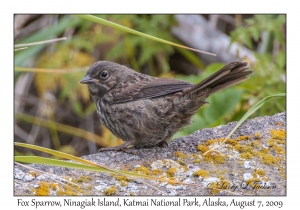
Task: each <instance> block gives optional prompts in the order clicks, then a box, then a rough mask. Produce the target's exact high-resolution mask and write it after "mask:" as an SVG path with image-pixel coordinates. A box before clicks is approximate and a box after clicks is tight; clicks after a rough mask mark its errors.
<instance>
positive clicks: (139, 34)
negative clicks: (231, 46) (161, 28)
mask: <svg viewBox="0 0 300 210" xmlns="http://www.w3.org/2000/svg"><path fill="white" fill-rule="evenodd" d="M76 16H78V17H81V18H83V19H86V20H90V21H93V22H96V23H100V24H103V25H106V26H110V27H113V28H115V29H118V30H122V31H125V32H128V33H132V34H135V35H138V36H142V37H145V38H148V39H152V40H155V41H158V42H162V43H165V44H169V45H172V46H175V47H180V48H184V49H188V50H192V51H195V52H199V53H204V54H208V55H213V56H216V54H213V53H209V52H205V51H201V50H197V49H194V48H190V47H186V46H184V45H180V44H176V43H174V42H170V41H166V40H164V39H160V38H157V37H155V36H151V35H148V34H145V33H142V32H139V31H136V30H133V29H130V28H127V27H125V26H121V25H119V24H116V23H113V22H110V21H108V20H104V19H102V18H99V17H96V16H94V15H76Z"/></svg>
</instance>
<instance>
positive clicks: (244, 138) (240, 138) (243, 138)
mask: <svg viewBox="0 0 300 210" xmlns="http://www.w3.org/2000/svg"><path fill="white" fill-rule="evenodd" d="M237 139H238V140H240V141H243V140H247V139H249V136H239V137H237Z"/></svg>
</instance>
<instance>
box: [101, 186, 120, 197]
mask: <svg viewBox="0 0 300 210" xmlns="http://www.w3.org/2000/svg"><path fill="white" fill-rule="evenodd" d="M116 192H117V187H116V186H112V187H110V188H106V189H105V190H104V194H105V195H107V196H112V195H116Z"/></svg>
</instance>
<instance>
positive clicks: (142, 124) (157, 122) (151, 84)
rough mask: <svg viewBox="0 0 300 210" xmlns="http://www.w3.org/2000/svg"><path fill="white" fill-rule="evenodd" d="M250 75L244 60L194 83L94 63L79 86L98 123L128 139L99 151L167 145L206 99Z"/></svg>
mask: <svg viewBox="0 0 300 210" xmlns="http://www.w3.org/2000/svg"><path fill="white" fill-rule="evenodd" d="M251 73H252V71H250V70H248V64H247V63H246V62H242V61H237V62H232V63H229V64H227V65H225V66H224V67H223V68H221V69H220V70H219V71H217V72H215V73H214V74H212V75H211V76H209V77H207V78H206V79H204V80H203V81H201V82H199V83H198V84H192V83H189V82H186V81H181V80H177V79H172V78H158V77H152V76H150V75H146V74H142V73H139V72H136V71H134V70H133V69H131V68H130V67H128V66H125V65H121V64H117V63H114V62H110V61H97V62H95V63H94V64H93V65H92V66H91V67H90V68H89V69H88V71H87V74H86V76H85V77H84V78H83V79H82V80H81V81H80V83H82V84H87V86H88V89H89V92H90V95H91V97H92V99H93V101H94V102H95V103H96V109H97V114H98V117H99V120H100V122H101V123H102V124H103V125H104V126H105V127H106V128H107V129H108V130H110V131H111V132H112V133H113V134H114V135H115V136H117V137H118V138H120V139H122V140H123V141H124V143H123V144H121V145H120V146H116V147H108V148H101V149H99V151H98V152H103V151H122V150H123V151H125V150H127V149H128V147H129V146H134V148H149V147H157V146H164V145H166V144H167V143H166V142H167V141H168V140H169V139H170V138H171V137H172V136H173V135H174V134H175V133H176V132H177V131H178V130H180V129H181V128H183V127H185V126H187V125H189V124H190V123H191V120H192V116H193V115H194V114H195V113H196V112H197V110H198V109H199V108H200V107H201V106H202V105H204V104H206V103H207V102H206V101H205V99H206V98H207V97H208V96H210V95H211V94H213V93H216V92H218V91H220V90H222V89H225V88H227V87H230V86H232V85H235V84H238V83H240V82H242V81H244V80H246V79H247V78H248V76H249V75H250V74H251Z"/></svg>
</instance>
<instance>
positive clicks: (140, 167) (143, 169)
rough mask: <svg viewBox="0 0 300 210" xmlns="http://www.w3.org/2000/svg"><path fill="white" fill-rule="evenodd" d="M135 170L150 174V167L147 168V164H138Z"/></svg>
mask: <svg viewBox="0 0 300 210" xmlns="http://www.w3.org/2000/svg"><path fill="white" fill-rule="evenodd" d="M132 171H133V172H136V173H138V174H146V175H149V174H150V171H149V169H148V168H146V167H145V166H138V167H136V168H135V169H133V170H132Z"/></svg>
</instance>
